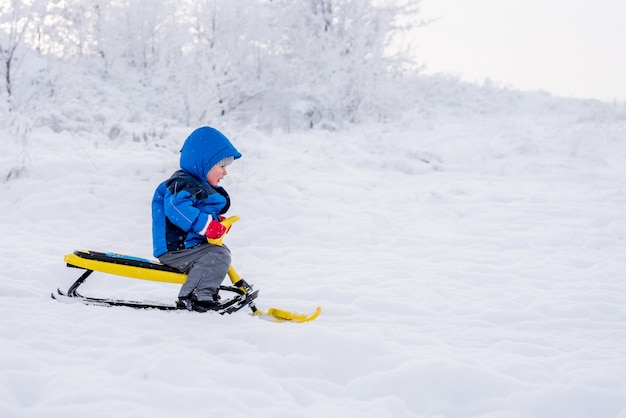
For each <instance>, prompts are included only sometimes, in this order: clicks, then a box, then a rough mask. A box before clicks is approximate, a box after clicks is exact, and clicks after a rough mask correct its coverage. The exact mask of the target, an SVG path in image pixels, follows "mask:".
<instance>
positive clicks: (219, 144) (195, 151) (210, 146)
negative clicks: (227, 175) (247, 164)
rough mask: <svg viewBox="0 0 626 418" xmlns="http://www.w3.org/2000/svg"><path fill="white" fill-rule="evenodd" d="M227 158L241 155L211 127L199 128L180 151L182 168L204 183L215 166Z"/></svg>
mask: <svg viewBox="0 0 626 418" xmlns="http://www.w3.org/2000/svg"><path fill="white" fill-rule="evenodd" d="M227 157H234V158H235V159H237V158H240V157H241V153H240V152H239V151H237V150H236V149H235V147H234V146H233V144H231V143H230V141H229V140H228V138H226V137H225V136H224V135H223V134H222V133H221V132H220V131H218V130H217V129H214V128H211V127H209V126H204V127H202V128H198V129H196V130H195V131H193V132H192V133H191V135H189V137H188V138H187V139H186V140H185V143H184V144H183V148H182V149H181V150H180V168H182V169H183V171H185V172H186V173H187V174H191V175H192V176H194V177H195V178H197V179H198V180H200V181H202V182H203V183H208V182H207V179H206V176H207V174H209V170H211V168H213V166H214V165H215V164H217V163H218V162H220V161H221V160H223V159H224V158H227Z"/></svg>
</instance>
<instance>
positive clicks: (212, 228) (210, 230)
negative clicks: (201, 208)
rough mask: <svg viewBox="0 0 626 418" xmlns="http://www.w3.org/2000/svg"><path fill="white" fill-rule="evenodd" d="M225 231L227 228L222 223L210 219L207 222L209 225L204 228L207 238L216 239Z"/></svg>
mask: <svg viewBox="0 0 626 418" xmlns="http://www.w3.org/2000/svg"><path fill="white" fill-rule="evenodd" d="M226 232H228V229H227V228H226V227H225V226H224V225H222V224H221V223H219V222H217V221H214V220H213V219H211V222H209V226H208V227H207V229H206V236H207V238H211V239H218V238H221V237H222V236H223V235H224V234H225V233H226Z"/></svg>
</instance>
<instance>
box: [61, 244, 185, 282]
mask: <svg viewBox="0 0 626 418" xmlns="http://www.w3.org/2000/svg"><path fill="white" fill-rule="evenodd" d="M64 260H65V262H66V263H67V266H68V267H76V268H81V269H85V270H87V272H89V273H91V272H93V271H99V272H102V273H108V274H115V275H117V276H124V277H131V278H134V279H142V280H151V281H156V282H166V283H177V284H183V283H185V280H186V279H187V275H186V274H184V273H181V272H180V271H179V270H177V269H175V268H173V267H169V266H166V265H165V264H161V263H156V262H153V261H150V260H147V259H145V258H139V257H133V256H129V255H123V254H116V253H101V252H97V251H90V250H77V251H74V252H73V253H71V254H67V255H65V257H64Z"/></svg>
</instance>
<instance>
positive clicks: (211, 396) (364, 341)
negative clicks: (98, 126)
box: [0, 84, 626, 418]
mask: <svg viewBox="0 0 626 418" xmlns="http://www.w3.org/2000/svg"><path fill="white" fill-rule="evenodd" d="M439 89H443V90H446V88H445V87H442V86H439V87H437V86H436V85H434V84H433V85H431V86H430V90H425V92H424V101H423V103H422V105H420V106H419V107H418V109H416V110H415V112H414V113H412V114H410V115H407V116H406V117H405V118H404V119H403V120H401V121H397V122H394V123H393V124H389V125H371V126H367V125H363V126H358V127H355V128H354V129H352V130H351V131H343V132H334V133H332V132H309V133H275V134H268V133H263V132H259V131H256V130H253V129H249V128H241V129H239V130H237V129H233V128H232V127H231V128H229V129H224V128H223V127H220V126H216V127H217V128H218V129H220V128H221V129H222V130H223V131H224V133H225V134H226V135H227V136H229V137H231V139H232V140H233V142H234V143H235V145H236V146H237V147H238V148H239V149H240V150H241V151H242V153H243V154H244V157H243V158H242V159H241V160H238V161H237V162H235V163H234V164H233V165H232V166H231V168H230V170H229V176H228V177H227V178H226V180H225V182H224V185H225V187H226V188H227V189H228V190H229V192H230V194H231V196H232V198H233V206H232V209H231V212H230V213H231V214H238V215H240V216H241V218H242V220H241V221H240V222H239V223H237V224H236V225H235V226H234V227H233V229H232V231H231V233H230V234H229V236H228V238H227V244H228V245H229V247H230V248H231V250H232V251H233V255H234V259H233V264H234V265H235V267H236V268H237V270H238V271H239V272H240V274H241V275H242V276H243V277H244V278H246V279H247V280H248V281H249V282H251V283H253V284H254V285H255V287H256V288H257V289H260V290H261V293H260V297H259V299H258V305H259V306H260V307H262V308H268V307H271V306H275V307H279V308H284V309H288V310H293V311H302V312H306V311H309V310H312V309H314V308H315V307H316V306H318V305H322V306H323V312H322V315H321V316H320V317H319V318H318V319H317V320H316V321H314V322H311V323H306V324H276V323H270V322H265V321H262V320H259V319H256V318H253V317H251V316H250V315H248V314H247V312H244V311H241V312H238V313H236V314H233V315H230V316H219V315H212V314H197V313H192V312H160V311H137V310H132V309H127V308H101V307H93V306H84V305H81V304H63V303H59V302H56V301H54V300H52V299H51V298H50V292H52V291H54V290H55V289H56V288H57V287H61V288H67V286H68V285H69V284H71V283H72V281H73V280H74V279H75V278H76V277H78V274H79V273H80V272H79V271H78V270H75V269H68V268H66V267H65V265H64V263H63V255H64V254H66V253H69V252H71V251H73V250H75V249H81V248H84V249H92V250H98V251H115V252H119V253H126V254H131V255H135V256H140V257H146V258H151V237H150V199H151V196H152V193H153V190H154V188H155V187H156V185H157V184H158V183H159V182H160V181H162V180H163V179H165V178H166V177H168V176H169V175H170V173H171V172H173V171H174V170H175V169H176V168H177V163H178V149H179V147H180V145H181V144H182V141H183V140H184V139H185V137H186V136H187V134H188V133H189V132H190V131H191V130H192V129H193V128H185V127H177V128H171V129H169V130H168V133H167V135H166V136H165V137H164V138H163V139H159V140H155V141H154V142H150V143H149V144H146V143H144V142H122V141H119V140H118V141H112V140H110V139H108V138H107V137H105V136H99V135H97V134H93V133H80V132H78V133H72V134H70V133H67V132H59V133H55V132H53V131H51V130H48V129H45V128H36V129H34V130H33V132H32V135H31V137H30V139H29V140H28V143H27V144H26V148H25V149H26V153H27V159H26V160H25V161H26V165H27V167H28V170H27V171H26V173H23V174H22V175H20V176H18V177H17V178H12V179H10V180H8V181H3V182H2V183H1V184H0V187H1V195H2V198H1V199H0V217H1V218H0V232H1V235H2V246H1V248H0V257H1V260H2V269H1V271H0V416H2V417H11V418H18V417H19V418H24V417H33V418H34V417H37V418H39V417H63V418H71V417H76V418H78V417H80V418H83V417H92V418H96V417H107V418H108V417H112V416H114V417H117V418H123V417H148V416H149V417H172V416H181V417H183V416H184V417H213V416H222V417H229V418H234V417H245V418H249V417H272V418H279V417H284V418H293V417H315V418H318V417H372V418H374V417H375V418H383V417H390V418H391V417H393V418H399V417H433V418H434V417H455V418H466V417H482V418H487V417H489V418H495V417H506V418H518V417H533V418H535V417H537V418H538V417H545V418H555V417H567V418H573V417H588V418H603V417H605V418H610V417H614V418H617V417H619V418H625V417H626V349H625V347H626V282H625V278H626V241H625V240H626V211H625V208H626V164H624V161H625V158H626V142H625V141H626V111H625V110H626V109H625V107H624V106H623V105H619V104H603V103H599V102H589V101H572V100H557V99H554V98H551V97H549V96H547V95H545V94H540V93H528V94H521V93H514V92H498V91H490V90H488V89H483V90H475V91H473V92H472V91H464V90H462V89H461V90H459V91H457V92H454V91H452V92H450V91H447V90H446V91H443V92H442V91H440V90H439ZM459 97H462V100H461V99H459ZM468 103H471V104H468ZM0 135H1V136H2V138H3V140H2V141H0V147H1V152H0V169H1V170H2V171H1V172H2V173H3V175H5V173H8V172H9V171H10V169H11V168H13V167H14V166H15V165H16V164H18V165H19V162H20V161H22V160H21V159H22V156H23V155H24V154H20V147H21V145H20V143H19V141H17V140H15V139H14V138H13V137H12V136H11V131H10V129H9V128H6V129H4V130H2V131H1V132H0ZM7 138H8V139H7ZM83 289H84V293H85V294H90V295H95V296H101V295H102V296H115V297H124V298H133V299H137V298H141V299H151V300H162V301H168V302H169V301H171V300H173V299H174V298H175V296H176V293H177V291H178V286H175V285H169V284H161V283H154V282H144V281H138V280H133V279H126V278H118V277H112V276H104V275H96V274H94V275H93V276H92V278H90V279H89V280H88V281H87V282H86V284H85V285H84V287H83Z"/></svg>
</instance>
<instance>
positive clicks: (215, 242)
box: [207, 215, 241, 245]
mask: <svg viewBox="0 0 626 418" xmlns="http://www.w3.org/2000/svg"><path fill="white" fill-rule="evenodd" d="M239 219H241V218H240V217H239V216H237V215H234V216H231V217H228V218H226V219H224V220H223V221H220V223H221V224H222V226H224V227H225V228H226V229H227V230H228V229H229V228H230V227H231V225H232V224H234V223H235V222H237V221H238V220H239ZM226 233H228V231H226ZM225 235H226V234H224V235H222V236H221V237H219V238H207V241H209V244H213V245H222V240H223V239H224V236H225Z"/></svg>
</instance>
